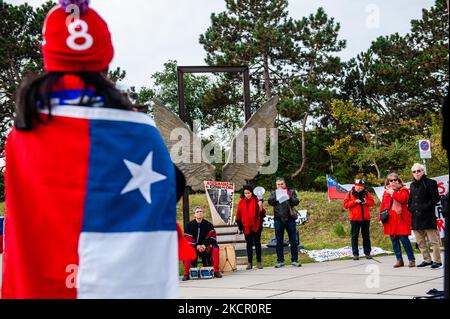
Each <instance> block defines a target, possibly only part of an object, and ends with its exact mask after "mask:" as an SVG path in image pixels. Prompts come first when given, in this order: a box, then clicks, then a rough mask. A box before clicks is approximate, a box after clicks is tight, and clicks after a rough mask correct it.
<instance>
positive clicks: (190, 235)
mask: <svg viewBox="0 0 450 319" xmlns="http://www.w3.org/2000/svg"><path fill="white" fill-rule="evenodd" d="M184 236H185V237H186V238H187V240H188V241H189V243H191V245H192V246H193V247H194V248H195V251H196V252H197V258H196V259H194V260H189V259H185V260H184V274H183V279H182V280H183V281H185V280H189V269H190V268H191V266H193V267H197V260H198V258H199V257H201V258H202V264H203V266H204V267H207V266H211V263H212V265H213V267H214V277H216V278H221V277H222V275H221V274H220V272H219V245H217V240H216V231H215V230H214V226H213V225H212V224H211V223H210V222H209V221H207V220H205V219H203V209H202V208H201V207H199V206H197V207H195V208H194V220H192V221H190V222H189V223H188V224H187V225H186V229H185V230H184Z"/></svg>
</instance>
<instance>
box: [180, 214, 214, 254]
mask: <svg viewBox="0 0 450 319" xmlns="http://www.w3.org/2000/svg"><path fill="white" fill-rule="evenodd" d="M184 236H185V237H186V239H187V240H188V241H189V242H190V243H191V244H192V245H193V246H194V247H197V246H198V245H205V246H213V247H217V246H218V245H217V238H216V237H217V236H216V231H215V229H214V226H213V224H211V223H210V222H209V221H207V220H205V219H203V220H202V222H201V223H200V224H199V223H197V221H196V220H195V219H194V220H191V221H190V222H189V223H188V224H187V225H186V229H185V230H184Z"/></svg>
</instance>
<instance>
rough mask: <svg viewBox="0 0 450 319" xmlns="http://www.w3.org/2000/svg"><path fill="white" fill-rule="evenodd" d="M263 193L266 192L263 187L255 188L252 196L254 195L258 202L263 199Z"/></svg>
mask: <svg viewBox="0 0 450 319" xmlns="http://www.w3.org/2000/svg"><path fill="white" fill-rule="evenodd" d="M265 192H266V190H265V189H264V187H261V186H257V187H255V189H254V190H253V194H255V195H256V197H258V199H259V200H261V199H263V195H264V193H265Z"/></svg>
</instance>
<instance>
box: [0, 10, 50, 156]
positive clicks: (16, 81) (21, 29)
mask: <svg viewBox="0 0 450 319" xmlns="http://www.w3.org/2000/svg"><path fill="white" fill-rule="evenodd" d="M54 5H55V3H54V2H52V1H47V2H46V3H44V4H43V5H42V6H41V7H38V8H36V9H33V7H31V6H30V5H28V4H26V3H25V4H23V5H12V4H8V3H3V2H2V3H1V4H0V25H1V28H0V117H1V122H0V125H1V131H0V155H1V154H3V149H4V143H5V140H6V136H7V134H8V132H9V129H10V128H11V125H12V119H13V117H14V101H15V93H16V90H17V88H18V87H19V85H20V83H21V82H22V79H23V78H24V76H25V75H26V74H27V73H29V72H41V70H42V66H43V60H42V55H41V43H42V26H43V23H44V19H45V17H46V15H47V13H48V11H49V10H50V9H51V8H52V7H53V6H54Z"/></svg>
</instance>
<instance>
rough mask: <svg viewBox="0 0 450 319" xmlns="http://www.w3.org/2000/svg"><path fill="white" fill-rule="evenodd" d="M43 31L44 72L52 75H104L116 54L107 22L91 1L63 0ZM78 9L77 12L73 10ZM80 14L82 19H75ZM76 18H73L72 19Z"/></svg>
mask: <svg viewBox="0 0 450 319" xmlns="http://www.w3.org/2000/svg"><path fill="white" fill-rule="evenodd" d="M59 3H60V5H59V6H56V7H54V8H53V9H52V10H51V11H50V12H49V13H48V15H47V17H46V19H45V22H44V28H43V30H42V33H43V37H44V41H43V43H42V55H43V57H44V69H45V70H46V71H50V72H101V71H105V70H106V69H107V68H108V65H109V63H110V62H111V60H112V58H113V55H114V48H113V46H112V42H111V34H110V33H109V29H108V26H107V24H106V22H105V21H104V20H103V19H102V18H101V17H100V16H99V15H98V14H97V12H95V11H94V10H93V9H91V8H89V6H88V4H89V0H59ZM74 6H76V8H75V11H73V10H71V9H73V8H74ZM77 12H79V17H76V16H74V14H76V13H77ZM71 16H72V17H71Z"/></svg>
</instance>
